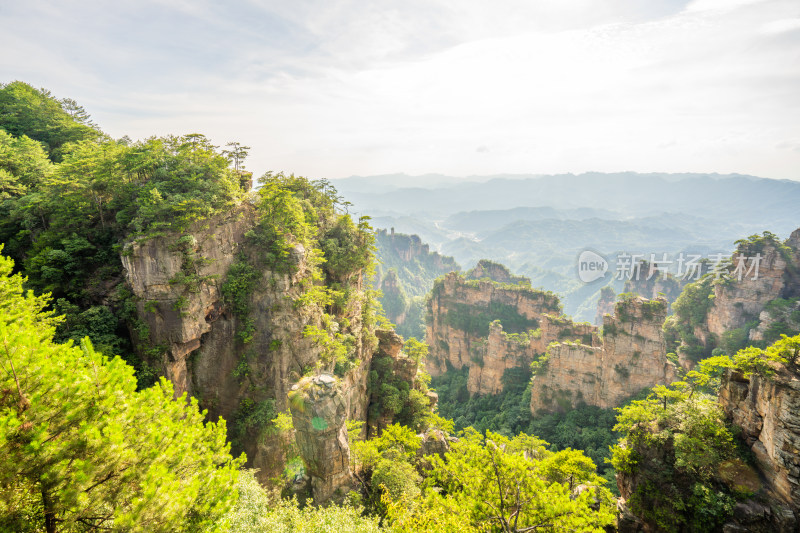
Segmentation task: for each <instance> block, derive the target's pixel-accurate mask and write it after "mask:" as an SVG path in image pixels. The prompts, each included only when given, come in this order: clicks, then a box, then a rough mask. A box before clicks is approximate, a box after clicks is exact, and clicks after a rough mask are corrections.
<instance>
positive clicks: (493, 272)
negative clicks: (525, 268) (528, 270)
mask: <svg viewBox="0 0 800 533" xmlns="http://www.w3.org/2000/svg"><path fill="white" fill-rule="evenodd" d="M466 278H467V279H485V278H489V279H490V280H492V281H496V282H497V283H512V284H517V283H520V282H525V281H527V278H525V277H523V276H515V275H514V274H512V273H511V271H510V270H508V268H506V267H505V265H501V264H500V263H495V262H494V261H489V260H488V259H481V260H480V261H478V264H477V265H475V268H473V269H472V270H470V271H469V272H467V275H466Z"/></svg>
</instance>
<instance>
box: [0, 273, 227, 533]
mask: <svg viewBox="0 0 800 533" xmlns="http://www.w3.org/2000/svg"><path fill="white" fill-rule="evenodd" d="M11 270H12V263H11V261H10V260H8V259H5V258H0V345H2V346H3V348H2V349H0V352H2V353H0V365H2V368H3V373H2V377H0V380H2V383H0V390H3V391H6V393H4V394H3V395H2V396H0V447H1V448H2V449H3V450H4V453H3V454H2V456H0V480H2V489H0V491H2V492H3V494H4V496H3V498H0V500H3V501H11V502H18V503H20V504H22V507H16V506H15V505H11V506H10V507H9V506H7V505H4V506H3V507H2V508H0V509H2V511H3V516H2V517H0V520H2V521H3V522H5V523H12V524H13V523H17V522H19V521H20V520H23V519H24V520H31V519H32V520H33V523H34V524H37V525H38V527H46V528H47V529H49V530H55V527H56V526H55V524H56V523H57V524H58V528H59V530H61V531H77V530H85V529H84V528H86V527H89V528H105V527H113V528H114V529H120V530H128V531H212V530H216V529H217V526H216V524H218V522H219V520H220V518H221V517H222V516H223V515H224V514H225V513H226V512H227V511H228V509H229V508H230V507H231V505H232V504H233V502H234V499H235V497H234V495H232V494H231V493H230V491H229V490H228V488H227V487H228V486H230V485H231V484H233V483H235V480H236V476H237V467H238V465H239V464H240V463H241V462H242V460H243V459H240V460H233V459H232V458H231V456H230V454H229V451H228V450H229V448H228V445H227V443H226V435H225V423H224V421H220V422H219V423H218V424H214V423H208V424H204V423H203V417H204V413H201V412H200V411H199V410H198V408H197V402H196V400H194V399H192V400H191V401H189V400H187V398H186V397H185V396H184V397H182V398H180V399H179V400H178V401H175V400H174V399H173V389H172V385H171V384H170V383H169V382H167V381H165V380H163V379H162V381H161V382H160V383H159V385H158V386H155V387H151V388H149V389H145V390H142V391H138V392H137V391H136V380H135V378H134V376H133V369H132V368H131V367H129V366H128V365H126V364H125V363H124V362H123V361H122V360H121V359H119V358H115V359H108V358H106V357H104V356H103V355H101V354H100V353H98V352H96V351H95V349H94V347H93V346H92V344H91V342H90V341H89V340H88V339H84V340H83V341H82V342H81V346H80V348H79V347H77V346H74V345H73V344H72V343H68V344H55V343H53V341H52V338H53V336H54V334H55V327H56V325H57V323H58V322H59V320H58V319H55V318H53V316H52V315H51V314H50V313H47V312H44V311H43V309H44V308H45V306H46V304H47V300H46V299H45V298H42V297H35V296H33V295H32V294H31V293H28V294H24V293H23V290H22V284H23V278H21V277H20V276H19V275H15V276H10V273H11ZM9 276H10V277H9ZM163 501H169V502H170V505H169V506H165V505H162V504H161V503H162V502H163ZM23 517H24V518H23Z"/></svg>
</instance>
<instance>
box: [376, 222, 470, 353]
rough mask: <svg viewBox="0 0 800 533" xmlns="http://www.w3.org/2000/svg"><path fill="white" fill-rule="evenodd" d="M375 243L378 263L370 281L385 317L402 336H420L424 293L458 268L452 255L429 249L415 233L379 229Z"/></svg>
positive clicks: (421, 334) (422, 333) (422, 331)
mask: <svg viewBox="0 0 800 533" xmlns="http://www.w3.org/2000/svg"><path fill="white" fill-rule="evenodd" d="M375 244H376V248H377V259H378V262H379V264H378V265H377V266H376V269H375V278H374V280H373V283H374V285H375V286H377V287H379V288H380V290H381V293H382V296H381V297H380V302H381V304H382V305H383V309H384V311H385V312H386V318H388V319H389V320H390V321H391V322H392V323H394V324H396V325H397V331H398V332H399V333H401V334H402V335H404V336H405V337H406V338H409V337H417V338H420V339H421V338H422V337H423V336H424V334H425V333H424V330H423V329H422V326H421V324H422V322H423V321H424V316H423V313H424V307H425V301H424V299H425V295H426V294H427V293H428V291H430V289H431V287H432V286H433V282H434V280H435V279H436V278H438V277H439V276H442V275H444V274H446V273H448V272H452V271H457V270H460V267H459V266H458V264H457V263H456V262H455V260H454V259H453V258H452V257H447V256H444V255H441V254H439V253H437V252H432V251H431V250H430V247H429V246H428V245H427V244H423V243H422V240H421V239H420V238H419V237H418V236H417V235H404V234H402V233H395V232H394V231H391V232H387V231H386V230H380V231H378V232H377V233H376V235H375Z"/></svg>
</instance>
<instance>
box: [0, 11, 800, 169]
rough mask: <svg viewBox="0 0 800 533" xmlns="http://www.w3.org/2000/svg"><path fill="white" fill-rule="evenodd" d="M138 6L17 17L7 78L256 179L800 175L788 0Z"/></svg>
mask: <svg viewBox="0 0 800 533" xmlns="http://www.w3.org/2000/svg"><path fill="white" fill-rule="evenodd" d="M139 5H140V4H131V6H126V8H125V10H124V13H122V12H114V13H108V12H106V13H105V14H104V15H102V16H98V18H97V19H91V20H89V21H88V22H87V23H86V27H87V31H86V32H85V34H84V35H82V36H81V35H78V36H72V37H70V33H69V32H67V31H66V30H59V29H58V28H57V26H59V25H60V26H61V27H64V26H65V25H64V24H63V22H64V21H63V19H64V18H66V19H69V17H70V14H69V13H70V8H74V9H75V13H73V14H72V16H74V17H90V16H91V15H90V14H91V9H88V10H87V11H82V10H81V9H79V8H77V7H75V6H69V5H65V3H60V4H58V6H59V7H58V8H57V11H56V12H57V13H58V18H59V20H53V19H52V17H49V18H48V15H47V13H48V8H49V6H50V4H46V3H45V4H40V3H37V4H35V7H33V8H24V7H16V8H15V10H16V11H14V12H12V13H11V17H9V18H7V19H6V20H7V21H8V22H3V21H0V46H2V47H3V48H4V49H10V50H19V51H20V53H19V54H10V55H8V56H5V57H4V58H3V59H0V79H13V78H23V79H30V80H31V81H33V82H34V83H35V84H36V85H43V86H47V87H49V88H51V89H53V90H54V92H56V93H57V94H59V95H61V96H71V97H73V98H76V99H78V100H79V101H80V102H81V103H82V104H83V105H84V106H86V107H87V108H88V109H89V110H90V111H92V112H93V114H94V115H95V118H96V120H97V121H98V122H99V123H101V124H102V125H103V126H104V127H105V128H106V129H107V130H108V131H109V132H110V133H111V134H113V135H117V136H120V135H123V134H126V133H127V134H130V135H131V136H134V137H143V136H147V135H150V134H162V133H170V132H174V133H181V132H188V131H203V132H206V133H208V134H209V136H210V137H211V138H213V139H214V140H215V141H216V142H219V143H224V142H226V141H228V140H232V139H238V140H241V141H242V142H245V143H246V144H248V145H250V146H252V147H253V149H252V150H251V160H250V165H249V166H250V167H251V168H253V169H254V170H256V171H257V172H263V171H264V170H267V169H275V170H287V171H294V172H298V173H301V174H307V175H311V176H316V177H338V176H345V175H350V174H362V175H365V174H378V173H388V172H396V171H405V172H409V173H426V172H442V173H449V174H455V175H470V174H479V173H500V172H533V173H541V172H563V171H583V170H605V171H614V170H623V169H631V170H641V171H685V170H693V171H718V172H741V173H753V174H757V175H765V176H772V177H782V178H794V179H800V174H798V171H797V169H798V168H800V155H798V152H797V151H796V150H791V149H788V150H787V149H785V148H779V147H781V146H783V145H782V144H781V143H785V142H787V141H786V139H797V138H798V136H800V131H798V124H800V120H798V119H800V102H798V101H797V98H796V94H798V89H800V68H799V67H798V65H797V64H796V57H797V55H798V52H800V39H798V38H797V37H798V36H797V35H796V33H795V32H793V30H795V29H796V28H797V19H796V16H797V11H796V4H795V1H794V0H762V1H760V2H758V3H757V4H756V3H754V2H743V1H738V2H731V1H730V0H726V1H725V2H715V1H712V0H697V1H695V2H692V3H690V4H689V5H688V6H685V9H684V5H683V4H681V3H678V4H676V3H674V2H670V1H667V0H664V1H663V2H653V3H647V5H648V6H650V10H649V11H645V10H643V8H638V9H632V8H631V6H630V5H631V3H630V2H621V1H618V2H600V1H595V0H581V1H579V2H557V1H555V0H548V1H544V2H527V1H522V0H519V1H516V0H515V1H509V2H504V3H503V4H502V5H500V6H498V5H495V4H492V5H489V4H486V3H485V2H478V1H477V0H472V1H469V2H459V3H454V2H448V1H444V0H442V1H438V2H427V1H426V2H423V1H422V0H408V1H407V2H404V3H399V2H398V3H396V4H395V5H394V7H393V8H383V9H377V8H376V7H370V6H372V4H364V3H356V2H354V1H349V0H341V1H337V2H322V1H321V0H320V1H306V2H293V3H287V2H274V1H268V0H250V2H249V3H248V4H242V5H241V6H240V7H239V8H237V9H236V10H234V9H231V10H226V8H227V6H225V5H224V4H218V3H210V2H205V3H195V2H184V1H181V0H159V1H158V4H157V5H158V9H155V8H152V4H145V6H150V8H147V7H145V8H141V7H137V6H139ZM32 9H33V10H35V13H36V17H37V23H38V26H37V30H36V31H37V33H36V38H35V39H33V38H28V37H26V35H27V33H26V31H24V30H23V29H22V28H23V21H25V17H28V16H30V13H31V12H32V11H31V10H32ZM92 9H93V8H92ZM126 21H127V22H126ZM115 25H116V26H115ZM51 29H52V31H53V34H52V35H55V37H54V39H55V41H54V42H48V35H50V34H49V33H48V32H50V31H51ZM73 33H74V32H73ZM117 58H118V59H119V60H118V61H117V60H116V59H117ZM476 147H478V149H476ZM483 147H491V150H490V151H489V150H488V148H487V149H486V150H481V148H483Z"/></svg>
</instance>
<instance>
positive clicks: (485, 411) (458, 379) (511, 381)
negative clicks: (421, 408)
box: [431, 367, 532, 436]
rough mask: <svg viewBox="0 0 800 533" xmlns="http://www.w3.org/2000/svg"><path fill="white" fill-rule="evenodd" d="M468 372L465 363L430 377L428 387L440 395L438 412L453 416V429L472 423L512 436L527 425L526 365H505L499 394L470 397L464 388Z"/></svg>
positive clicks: (446, 416) (457, 429)
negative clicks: (458, 368)
mask: <svg viewBox="0 0 800 533" xmlns="http://www.w3.org/2000/svg"><path fill="white" fill-rule="evenodd" d="M468 373H469V369H468V368H466V367H464V368H462V369H461V370H449V371H448V372H445V373H444V374H442V375H440V376H437V377H435V378H433V379H432V380H431V387H432V388H433V389H434V390H436V392H437V393H438V395H439V401H438V404H437V406H438V410H439V414H441V415H442V416H443V417H445V418H448V419H451V420H453V421H454V422H455V429H456V431H460V430H463V429H465V428H466V427H468V426H472V427H474V428H475V429H477V430H478V431H481V432H485V431H493V432H496V433H500V434H503V435H506V436H511V435H516V434H518V433H520V432H522V431H526V430H527V429H528V426H529V424H530V423H531V419H532V417H531V409H530V402H531V396H530V387H529V384H530V377H531V374H530V371H529V370H528V369H525V368H510V369H507V370H506V371H505V372H504V374H503V392H501V393H500V394H497V395H484V396H473V397H470V394H469V392H468V391H467V375H468Z"/></svg>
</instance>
